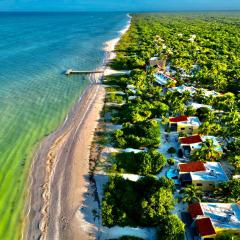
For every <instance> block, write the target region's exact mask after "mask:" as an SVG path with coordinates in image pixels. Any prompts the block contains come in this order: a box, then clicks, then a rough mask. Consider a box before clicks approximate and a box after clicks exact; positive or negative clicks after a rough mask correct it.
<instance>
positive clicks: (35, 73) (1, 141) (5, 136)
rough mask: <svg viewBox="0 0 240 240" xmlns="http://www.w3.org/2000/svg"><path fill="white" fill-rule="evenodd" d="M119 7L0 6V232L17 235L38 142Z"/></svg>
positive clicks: (120, 22) (74, 94)
mask: <svg viewBox="0 0 240 240" xmlns="http://www.w3.org/2000/svg"><path fill="white" fill-rule="evenodd" d="M126 23H127V16H126V14H124V13H117V14H116V13H0V239H4V240H8V239H9V240H14V239H19V238H20V235H21V227H22V222H23V207H24V203H25V200H26V199H25V195H26V194H25V192H26V191H25V190H26V189H25V186H26V181H27V176H28V171H29V166H30V162H31V157H32V154H33V152H34V150H35V149H36V147H37V144H38V143H39V142H40V141H41V139H43V137H44V136H46V135H48V134H49V133H51V132H52V131H54V129H56V128H57V127H58V126H59V124H60V123H61V122H62V121H63V120H64V118H65V116H66V114H67V112H68V111H69V110H70V108H71V107H72V106H73V104H74V102H75V101H76V100H77V99H78V98H79V96H80V95H81V93H82V92H83V90H84V89H85V88H86V86H87V85H88V84H89V80H88V79H87V77H80V76H74V77H73V76H72V77H66V76H65V75H64V74H62V73H63V72H64V71H65V70H66V69H68V68H73V69H77V70H92V69H95V68H96V67H99V66H100V65H101V64H102V62H103V59H104V52H103V50H102V49H103V46H104V42H105V41H107V40H111V39H113V38H116V37H117V36H118V35H119V31H120V30H121V29H122V28H123V27H124V26H125V25H126Z"/></svg>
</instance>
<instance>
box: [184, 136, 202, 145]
mask: <svg viewBox="0 0 240 240" xmlns="http://www.w3.org/2000/svg"><path fill="white" fill-rule="evenodd" d="M179 142H180V143H181V144H187V145H190V144H195V143H201V142H202V138H201V136H200V135H193V136H189V137H181V138H179Z"/></svg>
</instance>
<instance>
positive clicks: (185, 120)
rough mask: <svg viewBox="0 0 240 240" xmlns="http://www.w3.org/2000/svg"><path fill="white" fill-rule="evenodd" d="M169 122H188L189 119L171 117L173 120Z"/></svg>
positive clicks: (185, 117)
mask: <svg viewBox="0 0 240 240" xmlns="http://www.w3.org/2000/svg"><path fill="white" fill-rule="evenodd" d="M169 121H170V122H171V123H178V122H187V121H188V117H187V116H179V117H171V118H169Z"/></svg>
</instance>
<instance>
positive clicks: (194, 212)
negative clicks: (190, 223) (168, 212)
mask: <svg viewBox="0 0 240 240" xmlns="http://www.w3.org/2000/svg"><path fill="white" fill-rule="evenodd" d="M188 211H189V213H190V215H191V217H192V218H195V217H197V216H198V215H203V210H202V208H201V205H200V203H194V204H191V205H189V206H188Z"/></svg>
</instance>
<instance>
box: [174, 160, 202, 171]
mask: <svg viewBox="0 0 240 240" xmlns="http://www.w3.org/2000/svg"><path fill="white" fill-rule="evenodd" d="M178 168H179V173H180V174H181V173H186V172H202V171H206V167H205V165H204V163H203V162H201V161H197V162H190V163H180V164H179V165H178Z"/></svg>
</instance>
